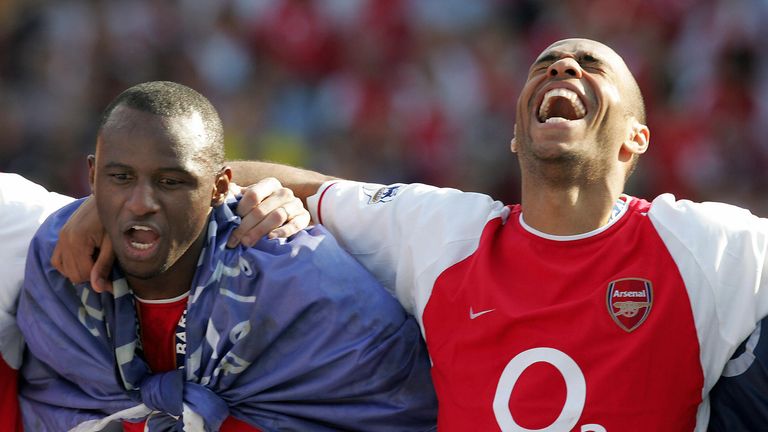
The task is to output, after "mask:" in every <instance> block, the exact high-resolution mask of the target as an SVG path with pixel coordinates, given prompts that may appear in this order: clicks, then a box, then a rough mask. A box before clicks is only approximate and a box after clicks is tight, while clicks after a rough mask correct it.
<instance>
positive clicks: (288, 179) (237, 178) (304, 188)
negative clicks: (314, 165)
mask: <svg viewBox="0 0 768 432" xmlns="http://www.w3.org/2000/svg"><path fill="white" fill-rule="evenodd" d="M229 165H230V166H231V167H232V180H233V181H234V182H235V183H238V184H241V185H248V184H254V183H258V182H259V181H260V180H262V179H264V178H267V177H275V178H276V179H278V180H279V181H280V183H282V184H283V186H285V187H287V188H289V189H291V190H293V193H294V194H295V195H296V196H297V197H299V198H301V200H302V201H304V202H305V203H306V200H307V198H308V197H309V196H311V195H313V194H314V193H315V192H317V190H318V189H319V188H320V185H322V184H323V183H325V182H326V181H328V180H333V179H334V178H335V177H332V176H329V175H325V174H321V173H319V172H316V171H310V170H306V169H303V168H296V167H292V166H289V165H282V164H277V163H272V162H259V161H231V162H229Z"/></svg>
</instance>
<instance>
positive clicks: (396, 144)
mask: <svg viewBox="0 0 768 432" xmlns="http://www.w3.org/2000/svg"><path fill="white" fill-rule="evenodd" d="M764 22H768V2H766V1H764V0H622V1H615V0H571V1H559V0H221V1H202V0H176V1H152V0H110V1H99V0H49V1H43V0H0V170H1V171H10V172H18V173H21V174H23V175H25V176H27V177H29V178H30V179H33V180H35V181H37V182H39V183H41V184H43V185H45V186H46V187H48V188H49V189H52V190H56V191H59V192H63V193H67V194H71V195H75V196H82V195H84V194H86V193H88V190H89V188H88V183H87V169H86V161H85V156H86V155H87V154H88V153H91V152H92V151H93V147H94V143H95V132H96V131H95V127H96V125H97V123H98V118H99V116H100V113H101V110H102V109H103V108H104V107H105V106H106V105H107V103H108V102H109V101H110V100H111V99H112V98H114V97H115V96H116V95H117V94H119V93H120V92H121V91H122V90H124V89H126V88H127V87H129V86H131V85H133V84H136V83H139V82H144V81H151V80H172V81H177V82H180V83H183V84H186V85H189V86H191V87H193V88H195V89H197V90H198V91H200V92H201V93H203V94H204V95H206V96H207V97H208V98H209V99H210V100H211V101H212V102H213V103H214V105H215V106H216V107H217V108H218V110H219V111H220V113H221V115H222V119H223V121H224V126H225V131H226V145H227V152H228V156H229V158H231V159H266V160H273V161H280V162H285V163H289V164H293V165H298V166H303V167H306V168H312V169H317V170H320V171H323V172H326V173H330V174H334V175H337V176H341V177H347V178H352V179H359V180H369V181H378V182H395V181H404V182H412V181H421V182H428V183H432V184H437V185H441V186H453V187H459V188H462V189H465V190H471V191H480V192H485V193H489V194H491V195H492V196H494V197H496V198H498V199H502V200H504V201H506V202H512V201H514V200H517V199H518V190H519V182H518V172H517V171H518V168H517V161H516V160H515V158H514V156H513V155H512V154H511V153H510V152H509V141H510V139H511V137H512V128H513V124H514V118H515V105H516V100H517V96H518V93H519V91H520V89H521V87H522V84H523V82H524V81H525V77H526V75H527V70H528V66H529V65H530V63H531V61H532V60H533V59H534V58H535V57H536V55H537V54H538V53H539V52H540V50H541V49H543V48H544V47H546V46H547V45H549V44H550V43H551V42H553V41H554V40H557V39H559V38H563V37H571V36H581V37H589V38H593V39H597V40H600V41H603V42H605V43H606V44H608V45H609V46H611V47H613V48H614V49H616V51H618V52H619V53H620V54H621V55H622V56H623V57H624V58H625V60H626V61H627V63H628V65H629V66H630V69H632V71H633V72H634V73H635V75H636V77H637V78H638V81H639V83H640V86H641V88H642V90H643V93H644V95H645V97H646V103H647V106H648V112H649V126H650V128H651V147H650V150H649V152H648V153H647V154H646V155H645V156H644V157H643V158H641V162H640V165H639V168H638V170H637V172H636V173H635V175H634V177H633V178H632V180H631V184H630V187H629V192H631V193H634V194H638V195H641V196H645V197H653V196H655V195H656V194H658V193H661V192H673V193H675V194H676V195H678V196H679V197H684V198H690V199H696V200H721V201H726V202H731V203H735V204H739V205H744V206H748V207H750V208H752V209H753V210H754V212H756V213H758V214H761V215H762V216H768V192H767V191H768V189H767V188H766V187H765V186H766V183H768V175H766V172H768V136H767V135H768V134H765V133H763V131H762V128H763V127H764V125H766V124H768V85H766V83H767V82H768V81H767V80H766V79H765V78H766V77H768V69H767V67H768V65H767V64H766V60H765V59H766V55H765V54H766V50H767V49H768V48H767V47H766V43H765V41H764V38H763V37H761V36H760V29H761V28H762V23H764ZM764 96H765V97H764Z"/></svg>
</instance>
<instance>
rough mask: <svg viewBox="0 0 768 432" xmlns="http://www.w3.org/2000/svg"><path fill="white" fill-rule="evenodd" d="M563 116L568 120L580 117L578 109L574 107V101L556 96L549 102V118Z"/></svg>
mask: <svg viewBox="0 0 768 432" xmlns="http://www.w3.org/2000/svg"><path fill="white" fill-rule="evenodd" d="M552 117H562V118H564V119H567V120H576V119H578V118H579V117H578V116H577V115H576V110H575V109H574V108H573V103H572V102H571V101H570V100H569V99H568V98H564V97H558V96H556V97H554V98H552V100H551V101H550V102H549V111H548V112H547V118H552Z"/></svg>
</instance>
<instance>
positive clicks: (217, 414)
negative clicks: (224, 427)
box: [141, 369, 229, 431]
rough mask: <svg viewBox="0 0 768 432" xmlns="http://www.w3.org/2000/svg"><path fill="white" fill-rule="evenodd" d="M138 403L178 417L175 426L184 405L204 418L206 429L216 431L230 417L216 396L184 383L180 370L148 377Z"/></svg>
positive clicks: (222, 402) (179, 421) (226, 407)
mask: <svg viewBox="0 0 768 432" xmlns="http://www.w3.org/2000/svg"><path fill="white" fill-rule="evenodd" d="M141 401H142V402H143V403H144V404H145V405H146V406H147V407H149V409H151V410H154V411H160V412H163V413H166V414H170V415H172V416H175V417H177V422H178V426H181V424H182V417H181V416H182V413H183V406H184V404H187V406H188V407H189V408H190V409H191V410H192V411H194V412H195V413H197V414H198V415H199V416H200V417H202V418H203V421H204V422H205V428H206V430H214V431H215V430H219V428H220V427H221V424H222V423H224V420H225V419H226V418H227V416H229V407H228V406H227V404H226V403H225V402H224V401H223V400H222V399H221V398H220V397H219V396H218V395H217V394H216V393H214V392H213V391H211V390H210V389H209V388H207V387H205V386H202V385H200V384H197V383H193V382H189V381H185V380H184V371H182V370H180V369H177V370H173V371H170V372H163V373H157V374H153V375H147V376H146V378H144V380H143V381H142V383H141ZM178 430H182V429H181V428H179V429H178Z"/></svg>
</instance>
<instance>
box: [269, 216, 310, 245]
mask: <svg viewBox="0 0 768 432" xmlns="http://www.w3.org/2000/svg"><path fill="white" fill-rule="evenodd" d="M309 220H310V216H309V212H306V213H303V214H300V215H298V216H295V217H294V218H292V219H291V220H290V221H288V222H286V223H285V224H283V226H281V227H280V228H275V229H273V230H272V231H270V233H269V234H267V236H268V237H269V238H271V239H275V238H288V237H290V236H292V235H294V234H296V233H297V232H299V231H301V230H303V229H304V228H306V227H307V226H309Z"/></svg>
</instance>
